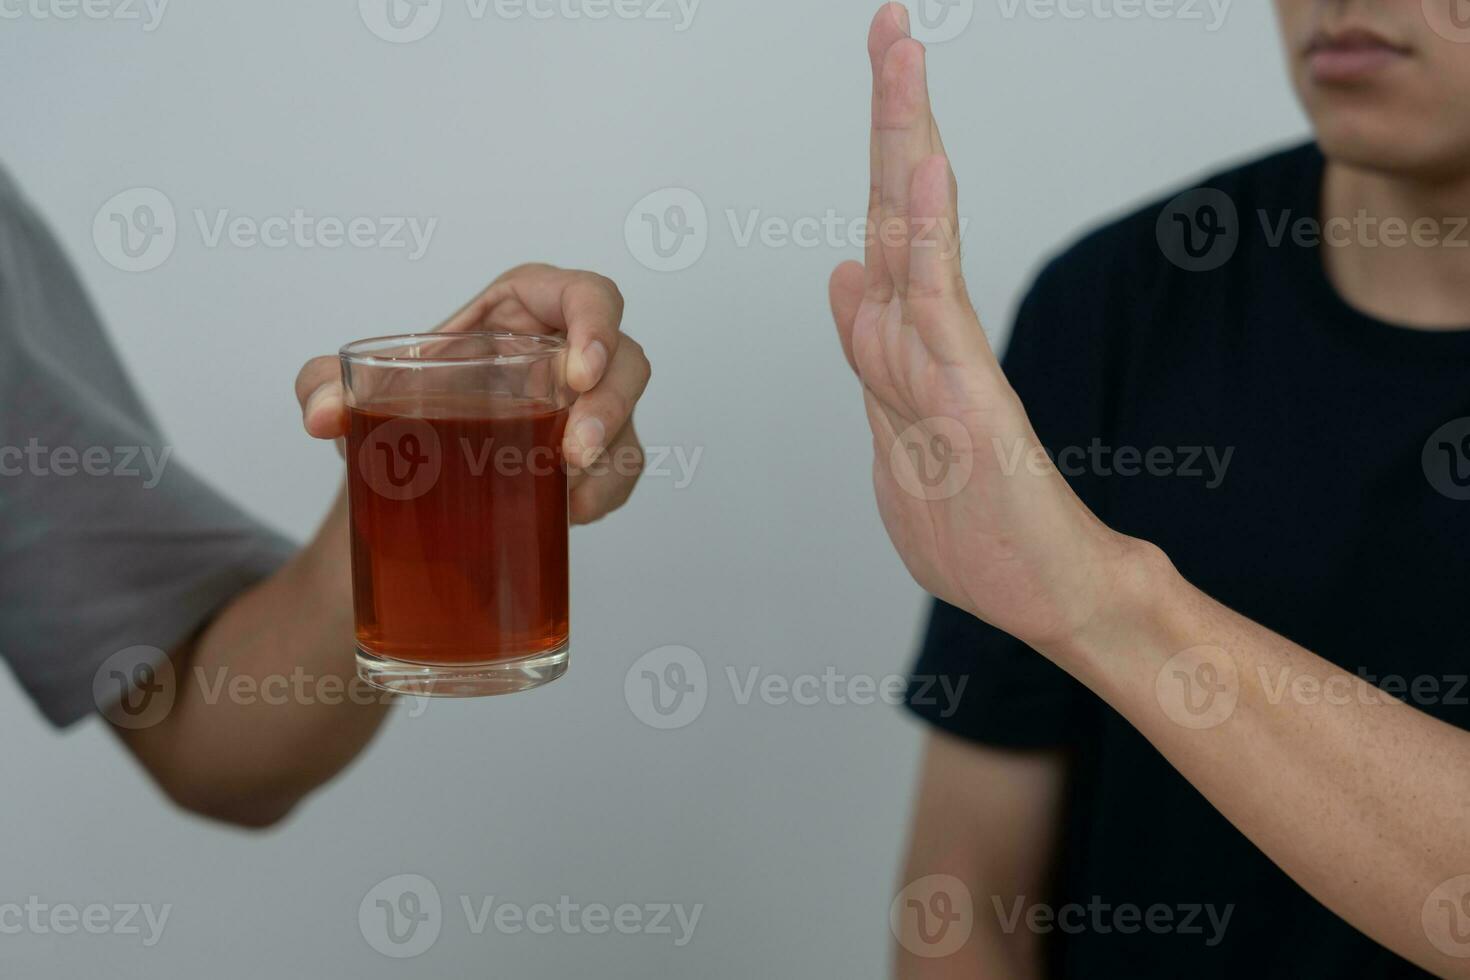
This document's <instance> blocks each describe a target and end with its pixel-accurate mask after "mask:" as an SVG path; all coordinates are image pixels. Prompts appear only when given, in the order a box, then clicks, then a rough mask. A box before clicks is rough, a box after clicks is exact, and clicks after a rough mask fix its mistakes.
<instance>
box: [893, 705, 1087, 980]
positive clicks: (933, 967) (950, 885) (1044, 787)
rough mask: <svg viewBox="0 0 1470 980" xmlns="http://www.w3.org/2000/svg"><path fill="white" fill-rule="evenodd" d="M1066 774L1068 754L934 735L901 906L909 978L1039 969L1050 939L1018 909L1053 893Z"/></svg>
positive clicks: (902, 962) (902, 965) (904, 978)
mask: <svg viewBox="0 0 1470 980" xmlns="http://www.w3.org/2000/svg"><path fill="white" fill-rule="evenodd" d="M1065 782H1066V761H1065V757H1064V756H1063V755H1062V754H1061V753H1060V752H1056V751H1049V750H1032V751H1015V750H1007V749H1000V748H995V747H991V746H986V745H979V744H974V743H970V742H967V741H965V740H962V739H958V738H955V737H953V736H950V735H945V734H941V733H938V732H934V733H931V734H930V736H929V740H928V743H927V745H926V748H925V753H924V764H923V769H922V772H921V776H920V781H919V791H918V793H917V796H916V800H915V806H914V821H913V830H912V833H911V835H910V840H909V849H908V857H907V860H906V862H905V867H904V876H903V880H902V888H901V890H900V892H899V896H898V898H897V900H896V905H897V906H898V907H897V908H896V909H894V913H895V915H894V925H895V926H896V939H897V940H898V941H897V943H896V944H895V946H894V975H895V976H896V977H897V978H899V980H950V978H954V980H960V978H965V980H973V978H975V977H983V978H987V980H1027V978H1031V977H1039V976H1041V972H1042V971H1041V965H1042V964H1041V944H1040V938H1041V937H1040V935H1039V933H1037V932H1036V931H1034V930H1033V929H1031V928H1030V927H1029V923H1028V921H1027V918H1026V915H1025V913H1024V911H1023V912H1021V913H1019V914H1018V913H1017V912H1016V910H1017V909H1024V908H1029V907H1031V906H1034V905H1036V904H1037V903H1041V902H1044V901H1045V900H1046V883H1047V881H1048V879H1049V877H1050V869H1051V866H1052V862H1053V858H1054V849H1055V837H1056V834H1057V831H1058V823H1059V820H1060V815H1061V807H1062V795H1063V792H1064V786H1065ZM967 908H968V909H970V910H971V913H972V914H970V915H969V916H968V918H966V917H965V916H964V914H963V910H965V909H967ZM956 916H958V918H956Z"/></svg>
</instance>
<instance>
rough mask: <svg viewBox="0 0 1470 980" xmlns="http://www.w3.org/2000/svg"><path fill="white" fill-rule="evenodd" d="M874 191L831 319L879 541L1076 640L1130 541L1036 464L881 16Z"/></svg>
mask: <svg viewBox="0 0 1470 980" xmlns="http://www.w3.org/2000/svg"><path fill="white" fill-rule="evenodd" d="M868 52H869V55H870V57H871V60H872V65H873V128H872V144H871V167H872V188H871V193H870V196H869V205H868V245H867V252H866V259H865V262H864V263H863V264H859V263H856V262H849V263H845V264H843V265H841V266H839V267H838V268H837V270H836V271H835V272H834V273H833V275H832V282H831V299H832V311H833V315H834V317H835V319H836V321H837V330H838V334H839V336H840V337H841V340H842V347H843V350H844V352H845V353H846V354H847V358H848V361H849V362H850V363H851V364H852V367H853V370H854V371H856V372H857V375H858V378H859V379H860V380H861V381H862V385H863V399H864V402H865V404H866V406H867V414H868V423H869V425H870V426H871V427H872V430H873V440H874V442H873V451H874V460H873V484H874V489H875V491H876V493H877V498H878V509H879V512H880V514H881V515H882V518H883V523H884V526H885V527H886V528H887V530H888V534H889V537H890V538H891V539H892V540H893V544H894V546H895V547H896V548H897V549H898V552H899V554H900V555H901V556H902V558H903V560H904V564H905V565H906V566H907V567H908V570H909V572H910V574H912V575H913V576H914V578H915V579H916V580H917V581H918V583H919V584H920V585H921V586H923V587H924V588H925V589H927V590H928V591H929V592H931V593H933V594H934V595H937V596H938V597H940V598H941V599H944V600H945V601H947V602H950V603H952V604H954V605H957V606H959V607H961V608H964V609H967V610H969V611H970V612H972V613H974V614H975V615H977V616H979V617H980V618H982V619H984V620H986V621H987V622H989V623H991V624H992V625H994V626H996V627H998V628H1000V629H1003V630H1005V631H1006V632H1008V633H1011V634H1012V635H1014V636H1017V637H1019V638H1020V639H1022V640H1024V641H1026V642H1028V643H1031V644H1032V645H1033V646H1037V645H1043V644H1046V643H1050V642H1055V641H1058V640H1061V639H1063V638H1065V637H1068V636H1070V635H1071V634H1072V633H1074V632H1075V631H1076V630H1078V629H1080V628H1081V627H1082V626H1083V625H1084V624H1085V623H1086V622H1087V621H1088V620H1089V619H1090V618H1091V616H1092V614H1093V612H1094V611H1095V610H1096V609H1097V608H1098V606H1099V604H1100V603H1101V602H1103V601H1104V597H1105V596H1106V594H1107V591H1108V590H1109V589H1110V588H1111V582H1110V581H1109V579H1108V576H1109V574H1110V569H1111V567H1112V565H1113V563H1112V561H1111V558H1113V557H1114V556H1115V555H1116V553H1117V551H1118V550H1119V549H1120V548H1123V547H1125V546H1126V545H1125V539H1122V538H1120V536H1118V535H1116V534H1114V533H1113V532H1111V531H1109V530H1108V529H1107V528H1106V527H1105V526H1104V525H1102V524H1101V522H1099V521H1098V520H1097V519H1096V518H1095V517H1093V515H1092V514H1091V512H1089V511H1088V510H1087V508H1086V507H1085V506H1083V504H1082V502H1081V501H1080V500H1078V499H1077V497H1076V495H1075V494H1073V493H1072V491H1071V488H1070V487H1068V486H1067V483H1066V481H1065V480H1063V479H1062V477H1061V475H1060V474H1059V473H1058V472H1057V471H1056V469H1055V468H1054V467H1053V466H1051V464H1050V461H1049V460H1048V459H1047V458H1046V457H1045V455H1044V454H1043V453H1042V452H1041V447H1040V443H1039V441H1038V440H1037V438H1036V435H1035V433H1034V432H1033V430H1032V428H1031V424H1030V422H1029V421H1028V419H1027V417H1026V412H1025V410H1024V408H1023V407H1022V406H1021V403H1020V400H1019V399H1018V398H1017V397H1016V394H1015V392H1014V391H1013V390H1012V389H1011V387H1010V385H1009V384H1008V383H1007V381H1006V379H1005V375H1004V374H1003V373H1002V371H1001V368H1000V364H999V363H998V362H997V361H996V358H995V355H994V353H992V351H991V349H990V345H989V343H988V342H987V341H986V339H985V333H984V331H983V330H982V329H981V327H980V321H979V319H978V317H977V316H976V315H975V310H974V307H973V306H972V304H971V302H970V299H969V295H968V293H967V292H966V289H965V283H964V276H963V272H962V269H961V263H960V254H959V253H960V249H959V245H960V231H961V229H960V223H959V215H958V204H957V197H958V194H957V187H956V184H955V180H954V177H953V174H952V171H951V170H950V166H949V161H948V158H947V157H946V155H945V152H944V146H943V143H942V142H941V140H940V136H939V128H938V126H937V124H936V123H935V121H934V116H933V113H932V111H931V109H930V104H929V93H928V82H927V77H926V71H925V51H924V47H923V45H921V44H920V43H919V42H917V41H915V40H913V39H912V38H911V37H909V34H908V15H907V12H906V11H905V10H904V8H903V7H902V6H901V5H899V4H896V3H891V4H888V5H886V6H884V7H883V8H882V9H881V10H879V12H878V14H877V16H876V17H875V18H874V20H873V25H872V29H871V31H870V33H869V37H868Z"/></svg>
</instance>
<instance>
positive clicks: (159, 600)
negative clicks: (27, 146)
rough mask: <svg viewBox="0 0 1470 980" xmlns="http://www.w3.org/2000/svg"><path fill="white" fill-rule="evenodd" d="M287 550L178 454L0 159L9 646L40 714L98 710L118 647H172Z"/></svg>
mask: <svg viewBox="0 0 1470 980" xmlns="http://www.w3.org/2000/svg"><path fill="white" fill-rule="evenodd" d="M293 550H294V546H293V545H292V544H291V543H290V542H288V541H287V540H286V539H284V538H282V537H280V536H279V535H277V534H275V533H273V532H270V531H268V530H266V529H265V528H263V527H262V526H261V525H260V524H258V523H257V522H255V521H253V520H252V519H250V518H249V517H248V516H246V515H245V514H244V513H243V512H242V511H240V510H239V509H238V508H237V507H235V506H234V505H233V504H231V503H230V502H229V501H227V500H226V499H224V498H223V497H222V496H220V495H219V494H218V493H217V492H215V491H214V490H212V489H211V488H210V487H209V486H207V485H206V484H205V483H203V482H202V481H201V480H200V479H199V478H198V477H197V476H195V475H194V474H193V473H190V472H189V471H188V470H187V469H185V468H184V467H183V466H182V465H181V464H180V463H179V461H178V460H177V459H176V458H175V457H174V453H173V451H172V449H171V447H170V446H169V445H168V443H167V442H166V441H165V440H164V438H163V436H162V434H161V433H160V432H159V430H158V428H157V426H156V425H155V424H154V422H153V420H152V419H151V418H150V417H149V415H148V412H147V410H146V409H145V408H144V406H143V403H142V402H141V400H140V399H139V397H138V395H137V392H136V391H134V389H133V387H132V386H131V385H130V384H129V382H128V379H127V376H126V374H125V372H124V371H123V368H122V366H121V364H119V363H118V360H117V357H116V355H115V354H114V352H113V350H112V348H111V347H110V345H109V344H108V341H107V338H106V336H105V335H104V333H103V331H102V327H101V324H100V323H99V321H98V318H97V315H96V312H95V311H94V310H93V308H92V306H91V304H90V302H89V300H88V299H87V296H86V294H85V292H84V291H83V288H82V285H81V283H80V281H79V280H78V278H77V276H76V273H75V271H74V270H73V269H72V268H71V266H70V264H69V263H68V262H67V260H66V258H65V256H64V255H63V254H62V253H61V250H60V248H59V247H58V246H57V244H56V242H55V241H54V240H53V239H52V237H51V235H50V234H49V233H48V232H47V230H46V228H45V227H44V225H43V224H42V222H41V221H40V219H39V218H38V217H37V215H36V214H35V213H34V212H33V211H32V210H31V209H30V208H29V207H28V206H27V204H26V203H25V202H24V200H23V199H22V198H21V197H20V195H19V193H18V192H17V191H16V189H15V187H14V186H13V185H12V184H11V182H10V181H9V179H8V178H7V177H6V175H5V174H4V172H3V171H0V657H3V658H4V659H5V660H6V661H7V662H8V663H9V665H10V668H11V670H12V671H13V672H14V673H15V675H16V677H17V678H18V679H19V680H20V683H21V684H22V685H23V686H24V687H25V689H26V690H27V691H28V692H29V693H30V695H31V697H32V698H33V699H34V700H35V702H36V704H37V705H38V706H39V707H40V708H41V710H42V711H43V712H44V713H45V714H46V717H47V718H49V719H50V720H51V721H52V722H53V723H55V724H56V725H67V724H70V723H72V722H74V721H77V720H78V719H80V718H82V717H84V716H86V715H87V714H89V713H90V712H92V711H94V710H97V709H98V708H99V707H102V706H103V705H99V704H98V703H97V701H98V700H99V696H98V695H94V678H95V677H96V676H97V674H98V672H99V668H101V667H102V666H103V664H104V663H105V662H106V661H107V659H108V658H109V657H110V656H112V655H113V654H114V653H117V652H119V651H122V650H126V649H130V648H133V647H140V646H143V647H156V648H158V649H160V650H164V651H168V650H172V649H174V648H175V647H177V646H178V645H179V644H180V643H181V642H183V641H185V640H186V639H187V638H188V637H189V636H190V635H191V634H193V633H194V632H195V631H196V630H197V629H198V628H199V627H200V626H202V625H203V624H204V623H205V622H206V621H207V620H208V619H209V617H210V616H211V614H212V613H214V612H215V611H216V610H218V609H219V608H220V607H221V606H223V605H225V604H226V603H227V602H228V601H229V600H230V598H231V597H233V596H234V595H236V594H238V593H239V592H241V591H242V590H244V589H246V588H248V587H249V586H251V585H252V584H253V583H255V582H257V581H259V580H260V579H261V578H263V577H265V576H267V575H269V574H270V573H271V572H272V571H274V570H275V569H276V568H277V567H279V566H280V564H281V563H282V562H283V561H284V560H285V559H286V558H287V557H289V555H290V554H291V552H292V551H293ZM105 689H106V685H105V684H104V685H102V687H101V688H100V689H99V690H101V691H105ZM117 693H120V692H117Z"/></svg>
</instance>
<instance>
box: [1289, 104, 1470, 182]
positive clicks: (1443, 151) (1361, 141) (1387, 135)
mask: <svg viewBox="0 0 1470 980" xmlns="http://www.w3.org/2000/svg"><path fill="white" fill-rule="evenodd" d="M1314 124H1315V126H1314V128H1315V131H1316V136H1317V144H1318V145H1319V146H1320V147H1321V148H1322V153H1323V154H1324V155H1325V156H1326V157H1327V158H1328V159H1329V160H1331V161H1333V162H1334V163H1337V164H1341V165H1344V166H1348V167H1352V168H1354V169H1358V170H1365V171H1368V172H1371V173H1377V174H1383V175H1385V176H1391V177H1398V178H1402V179H1407V180H1446V179H1453V180H1464V179H1467V178H1470V142H1467V143H1465V144H1459V145H1457V144H1456V143H1455V142H1454V141H1453V140H1452V139H1450V138H1448V137H1447V136H1446V134H1445V133H1444V132H1443V131H1440V132H1437V133H1429V132H1425V133H1422V134H1419V133H1415V132H1414V131H1413V129H1412V128H1411V127H1409V126H1407V125H1405V122H1404V120H1403V119H1399V120H1392V119H1388V118H1383V117H1381V116H1379V115H1378V114H1376V113H1374V114H1370V113H1357V112H1344V113H1324V114H1318V115H1316V118H1315V119H1314Z"/></svg>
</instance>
